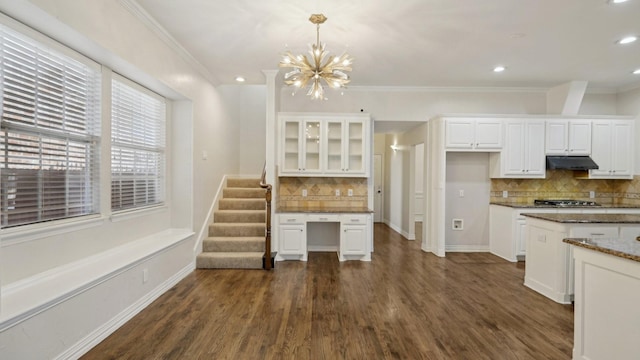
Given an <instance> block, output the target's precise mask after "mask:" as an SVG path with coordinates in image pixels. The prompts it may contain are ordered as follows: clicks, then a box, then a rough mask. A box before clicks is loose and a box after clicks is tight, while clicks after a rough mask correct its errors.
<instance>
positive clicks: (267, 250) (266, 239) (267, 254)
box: [264, 185, 271, 270]
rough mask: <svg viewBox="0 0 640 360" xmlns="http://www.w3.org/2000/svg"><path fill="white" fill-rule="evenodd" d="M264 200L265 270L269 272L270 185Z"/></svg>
mask: <svg viewBox="0 0 640 360" xmlns="http://www.w3.org/2000/svg"><path fill="white" fill-rule="evenodd" d="M265 199H266V201H267V227H266V229H267V230H266V234H265V243H264V247H265V249H264V250H265V252H264V257H265V264H264V268H265V270H271V185H269V186H268V187H267V192H266V194H265Z"/></svg>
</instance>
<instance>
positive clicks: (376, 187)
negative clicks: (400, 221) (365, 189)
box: [373, 154, 384, 223]
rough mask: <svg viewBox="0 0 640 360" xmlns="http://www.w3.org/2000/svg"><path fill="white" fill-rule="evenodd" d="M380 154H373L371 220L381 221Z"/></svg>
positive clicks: (381, 184)
mask: <svg viewBox="0 0 640 360" xmlns="http://www.w3.org/2000/svg"><path fill="white" fill-rule="evenodd" d="M382 174H383V169H382V155H381V154H375V155H373V222H377V223H379V222H382V219H383V216H382V215H383V214H382V211H383V209H384V206H383V197H382V189H383V188H384V187H383V183H382V179H383V178H382Z"/></svg>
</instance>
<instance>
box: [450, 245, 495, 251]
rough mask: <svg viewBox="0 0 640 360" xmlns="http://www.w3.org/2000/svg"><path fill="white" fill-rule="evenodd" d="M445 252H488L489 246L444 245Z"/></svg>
mask: <svg viewBox="0 0 640 360" xmlns="http://www.w3.org/2000/svg"><path fill="white" fill-rule="evenodd" d="M445 251H446V252H489V245H446V246H445Z"/></svg>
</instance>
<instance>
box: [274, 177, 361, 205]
mask: <svg viewBox="0 0 640 360" xmlns="http://www.w3.org/2000/svg"><path fill="white" fill-rule="evenodd" d="M349 189H351V190H353V196H347V195H348V191H349ZM302 190H307V196H306V197H303V196H302ZM336 190H340V196H336ZM367 201H368V192H367V179H366V178H341V177H281V178H278V199H277V206H282V207H326V208H331V207H333V208H344V207H367Z"/></svg>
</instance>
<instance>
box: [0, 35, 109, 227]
mask: <svg viewBox="0 0 640 360" xmlns="http://www.w3.org/2000/svg"><path fill="white" fill-rule="evenodd" d="M0 58H1V60H2V62H1V64H0V83H1V86H2V87H1V89H0V97H1V102H0V104H1V105H0V107H1V110H2V118H1V123H0V124H1V128H0V179H1V186H0V192H1V194H0V197H1V201H2V204H1V210H2V215H1V218H2V219H1V226H2V227H10V226H17V225H25V224H31V223H36V222H41V221H47V220H55V219H61V218H67V217H73V216H80V215H87V214H94V213H97V212H99V196H98V192H99V168H100V166H99V154H98V150H99V141H100V137H99V135H100V79H101V75H100V68H99V66H97V65H96V64H94V63H92V62H91V61H90V60H87V61H86V62H82V61H79V60H77V59H74V58H72V57H70V56H67V55H64V54H62V53H60V52H57V51H55V50H53V49H51V48H50V47H48V46H47V45H45V44H42V43H40V42H37V41H35V40H33V39H31V38H29V37H27V36H25V35H22V34H20V33H18V32H16V31H14V30H12V29H10V28H8V27H6V26H4V25H0Z"/></svg>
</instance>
